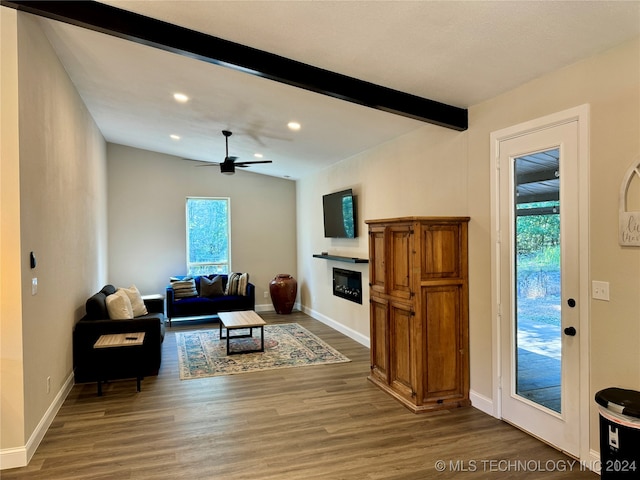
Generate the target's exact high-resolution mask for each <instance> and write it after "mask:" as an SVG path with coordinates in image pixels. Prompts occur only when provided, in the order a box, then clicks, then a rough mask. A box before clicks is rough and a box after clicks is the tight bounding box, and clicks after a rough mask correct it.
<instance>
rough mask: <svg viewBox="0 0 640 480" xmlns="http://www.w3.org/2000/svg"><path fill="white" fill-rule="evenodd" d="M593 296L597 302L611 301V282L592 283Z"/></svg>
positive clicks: (594, 281)
mask: <svg viewBox="0 0 640 480" xmlns="http://www.w3.org/2000/svg"><path fill="white" fill-rule="evenodd" d="M591 296H592V297H593V298H594V299H596V300H605V301H607V302H608V301H609V282H598V281H596V280H593V281H592V282H591Z"/></svg>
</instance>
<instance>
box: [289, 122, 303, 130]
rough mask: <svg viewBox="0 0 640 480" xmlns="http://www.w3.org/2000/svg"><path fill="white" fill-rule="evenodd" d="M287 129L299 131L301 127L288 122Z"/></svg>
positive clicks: (296, 123)
mask: <svg viewBox="0 0 640 480" xmlns="http://www.w3.org/2000/svg"><path fill="white" fill-rule="evenodd" d="M287 127H289V130H300V127H301V125H300V124H299V123H298V122H289V123H287Z"/></svg>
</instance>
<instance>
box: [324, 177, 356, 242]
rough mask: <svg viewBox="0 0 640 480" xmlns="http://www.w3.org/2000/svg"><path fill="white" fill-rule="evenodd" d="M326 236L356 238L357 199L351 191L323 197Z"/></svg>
mask: <svg viewBox="0 0 640 480" xmlns="http://www.w3.org/2000/svg"><path fill="white" fill-rule="evenodd" d="M322 209H323V213H324V236H325V237H330V238H356V237H357V236H358V232H357V230H356V227H357V224H358V222H357V218H356V199H355V196H354V195H353V192H352V191H351V189H349V190H343V191H341V192H335V193H330V194H328V195H323V196H322Z"/></svg>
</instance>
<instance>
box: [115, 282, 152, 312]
mask: <svg viewBox="0 0 640 480" xmlns="http://www.w3.org/2000/svg"><path fill="white" fill-rule="evenodd" d="M118 290H122V291H124V293H126V294H127V297H129V301H130V302H131V308H132V309H133V316H134V317H140V316H141V315H146V314H147V313H149V312H148V311H147V306H146V305H145V304H144V300H142V295H140V291H139V290H138V288H137V287H136V286H135V285H131V286H130V287H129V288H119V289H118Z"/></svg>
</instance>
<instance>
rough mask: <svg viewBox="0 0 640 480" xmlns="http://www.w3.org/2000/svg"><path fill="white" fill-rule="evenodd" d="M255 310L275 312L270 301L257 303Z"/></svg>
mask: <svg viewBox="0 0 640 480" xmlns="http://www.w3.org/2000/svg"><path fill="white" fill-rule="evenodd" d="M254 310H255V311H256V312H273V311H274V308H273V305H272V304H270V303H263V304H261V305H256V307H255V309H254Z"/></svg>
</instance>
